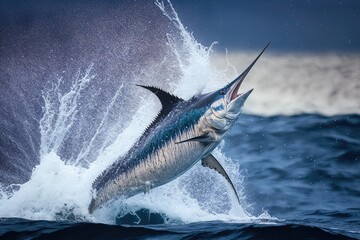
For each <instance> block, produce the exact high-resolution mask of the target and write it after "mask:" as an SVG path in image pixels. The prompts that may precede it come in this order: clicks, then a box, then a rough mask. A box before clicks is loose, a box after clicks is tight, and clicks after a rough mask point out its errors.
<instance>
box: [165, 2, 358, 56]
mask: <svg viewBox="0 0 360 240" xmlns="http://www.w3.org/2000/svg"><path fill="white" fill-rule="evenodd" d="M172 2H173V5H174V7H175V8H176V10H177V12H178V14H179V16H180V19H181V20H182V21H183V23H184V25H185V26H187V27H188V29H189V31H190V32H192V33H193V34H194V36H195V38H196V39H197V40H198V41H199V42H200V43H202V44H204V45H206V46H209V45H210V44H211V43H212V42H214V41H217V42H218V43H219V45H218V46H219V47H222V48H228V49H230V50H232V49H250V50H258V49H259V48H261V47H262V46H264V45H266V43H267V42H272V44H271V49H272V51H280V52H293V51H295V52H336V53H339V52H360V26H359V24H360V1H358V0H341V1H339V0H271V1H269V0H256V1H240V0H222V1H216V0H195V1H183V0H173V1H172Z"/></svg>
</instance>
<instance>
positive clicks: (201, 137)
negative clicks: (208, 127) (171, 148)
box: [176, 134, 214, 144]
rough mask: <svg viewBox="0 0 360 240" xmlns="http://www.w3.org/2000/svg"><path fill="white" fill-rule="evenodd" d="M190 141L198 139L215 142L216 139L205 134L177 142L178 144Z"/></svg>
mask: <svg viewBox="0 0 360 240" xmlns="http://www.w3.org/2000/svg"><path fill="white" fill-rule="evenodd" d="M190 141H197V142H202V143H210V142H213V141H214V139H213V137H211V136H210V135H208V134H205V135H201V136H198V137H193V138H189V139H186V140H183V141H180V142H177V143H176V144H179V143H185V142H190Z"/></svg>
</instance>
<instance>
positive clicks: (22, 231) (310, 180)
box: [0, 115, 360, 239]
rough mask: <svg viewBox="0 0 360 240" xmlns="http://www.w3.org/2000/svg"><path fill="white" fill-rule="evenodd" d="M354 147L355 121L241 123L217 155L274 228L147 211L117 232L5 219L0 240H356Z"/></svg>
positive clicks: (359, 199) (359, 219)
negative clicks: (241, 177) (231, 163)
mask: <svg viewBox="0 0 360 240" xmlns="http://www.w3.org/2000/svg"><path fill="white" fill-rule="evenodd" d="M359 139H360V116H359V115H339V116H332V117H325V116H320V115H296V116H275V117H260V116H252V115H244V116H242V117H241V118H240V120H239V122H238V123H237V125H236V126H235V127H234V129H232V131H231V133H230V134H229V135H228V136H227V138H226V141H225V147H224V149H223V152H225V154H226V155H228V156H230V157H231V158H232V159H238V161H240V163H241V168H242V170H243V172H244V173H245V181H244V182H245V196H246V201H247V202H248V203H251V205H250V207H249V209H247V211H248V212H249V213H251V214H253V215H257V214H260V213H262V212H264V211H267V212H268V213H269V214H270V215H271V216H272V217H274V218H277V220H271V221H269V220H264V221H262V220H261V219H258V220H256V221H254V222H249V223H233V222H216V221H215V222H196V223H191V224H184V223H180V222H179V223H173V224H166V223H165V222H166V221H165V219H166V216H164V215H163V214H160V213H155V212H151V211H149V210H147V209H142V210H139V211H138V212H137V216H138V217H140V219H141V221H140V222H139V221H138V220H139V219H138V217H136V219H135V217H134V215H131V214H128V215H125V216H122V217H119V218H118V219H116V224H117V225H105V224H95V223H89V222H78V221H74V220H71V217H70V218H69V221H60V222H56V221H30V220H24V219H11V218H5V219H1V220H0V239H360V207H359V203H360V171H359V170H360V162H359V157H360V140H359ZM135 222H138V224H134V223H135Z"/></svg>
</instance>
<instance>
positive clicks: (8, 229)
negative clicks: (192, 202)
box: [0, 219, 356, 240]
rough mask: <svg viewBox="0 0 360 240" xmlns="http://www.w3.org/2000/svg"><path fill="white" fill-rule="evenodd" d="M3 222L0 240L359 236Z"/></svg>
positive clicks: (277, 229) (242, 227)
mask: <svg viewBox="0 0 360 240" xmlns="http://www.w3.org/2000/svg"><path fill="white" fill-rule="evenodd" d="M0 222H1V223H2V227H0V239H9V238H11V239H15V238H31V239H79V238H81V239H90V238H95V239H119V237H120V238H121V239H153V238H156V239H159V238H166V239H219V238H226V239H289V238H291V239H309V238H311V239H344V240H350V239H356V238H355V237H353V236H352V234H351V233H347V234H344V233H339V232H337V231H336V230H333V229H326V228H320V227H316V226H311V225H306V224H296V223H287V224H286V223H277V224H274V223H273V224H250V223H248V224H237V223H223V222H218V221H215V222H199V223H192V224H186V225H158V226H155V225H153V226H126V225H123V226H114V225H104V224H96V223H65V222H48V221H27V220H22V219H2V220H0Z"/></svg>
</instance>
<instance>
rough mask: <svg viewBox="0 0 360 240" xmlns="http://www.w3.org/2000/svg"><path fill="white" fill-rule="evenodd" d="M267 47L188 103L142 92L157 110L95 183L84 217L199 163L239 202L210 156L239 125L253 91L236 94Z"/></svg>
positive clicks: (158, 92) (160, 93)
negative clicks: (219, 85)
mask: <svg viewBox="0 0 360 240" xmlns="http://www.w3.org/2000/svg"><path fill="white" fill-rule="evenodd" d="M267 46H268V45H267ZM267 46H266V47H267ZM266 47H265V48H264V50H263V51H262V52H261V53H260V54H259V56H258V57H257V58H256V59H255V60H254V61H253V62H252V64H251V65H250V66H249V67H248V68H247V69H246V70H245V71H244V72H243V73H242V74H241V75H240V76H239V77H237V78H236V79H235V80H233V81H232V82H230V83H229V84H227V85H226V86H225V87H223V88H221V89H219V90H217V91H214V92H210V93H207V94H203V95H200V96H196V97H193V98H192V99H190V100H188V101H185V100H182V99H181V98H178V97H176V96H173V95H172V94H169V93H167V92H165V91H163V90H161V89H159V88H156V87H151V86H141V87H143V88H145V89H147V90H149V91H151V92H153V93H154V94H155V95H156V96H157V97H158V98H159V100H160V102H161V104H162V109H161V111H160V113H159V114H158V116H157V117H156V119H155V120H154V121H153V122H152V124H151V125H150V126H149V127H148V128H147V129H146V130H145V132H144V133H143V134H142V136H141V137H140V138H139V140H138V141H137V142H136V143H135V144H134V146H133V147H132V148H131V149H130V150H129V152H128V153H127V154H126V155H125V156H123V157H121V158H120V159H118V160H117V161H115V162H114V163H113V164H112V165H110V166H109V167H108V168H107V169H105V171H104V172H103V173H102V174H101V175H99V176H98V177H97V179H96V180H95V182H94V183H93V189H94V190H95V196H94V198H93V199H92V201H91V203H90V205H89V212H90V213H92V212H93V211H94V210H96V209H97V208H99V207H100V206H102V205H103V204H104V203H106V202H109V201H110V200H112V199H116V198H119V197H124V198H127V197H131V196H134V195H136V194H138V193H141V192H148V191H149V190H150V189H151V188H155V187H158V186H161V185H164V184H166V183H168V182H170V181H172V180H174V179H175V178H177V177H179V176H181V175H182V174H184V173H185V172H186V171H187V170H189V169H190V168H191V167H192V166H193V165H194V164H195V163H197V162H198V161H202V165H203V166H205V167H209V168H211V169H214V170H215V171H217V172H219V173H220V174H221V175H223V176H224V177H225V178H226V180H227V181H228V182H229V184H230V185H231V187H232V189H233V190H234V193H235V195H236V196H237V198H238V200H239V197H238V195H237V193H236V190H235V187H234V185H233V183H232V181H231V180H230V178H229V176H228V174H227V173H226V171H225V169H224V168H223V167H222V166H221V164H220V163H219V162H218V161H217V160H216V159H215V157H214V156H213V155H212V154H211V152H212V151H213V150H214V149H215V148H216V147H217V145H218V144H219V143H220V142H221V140H222V139H223V138H224V136H225V135H226V133H227V132H228V130H229V129H230V128H231V126H232V125H233V123H234V122H235V121H236V120H237V119H238V117H239V115H240V112H241V110H242V107H243V105H244V103H245V101H246V99H247V97H248V96H249V95H250V93H251V91H252V89H251V90H250V91H248V92H246V93H242V94H238V89H239V87H240V85H241V83H242V82H243V80H244V78H245V77H246V75H247V74H248V72H249V71H250V69H251V68H252V66H253V65H254V64H255V62H256V61H257V60H258V58H259V57H260V56H261V54H262V53H263V52H264V51H265V49H266Z"/></svg>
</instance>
